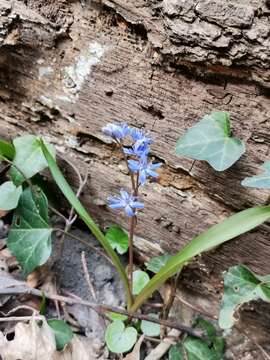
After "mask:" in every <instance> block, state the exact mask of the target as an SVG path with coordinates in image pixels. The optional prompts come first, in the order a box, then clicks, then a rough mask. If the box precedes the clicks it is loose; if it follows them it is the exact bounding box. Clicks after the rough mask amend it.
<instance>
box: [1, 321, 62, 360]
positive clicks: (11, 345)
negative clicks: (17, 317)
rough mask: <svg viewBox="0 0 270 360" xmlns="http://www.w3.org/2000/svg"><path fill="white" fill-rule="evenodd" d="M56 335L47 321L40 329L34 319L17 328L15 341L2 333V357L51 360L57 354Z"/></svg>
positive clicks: (22, 359)
mask: <svg viewBox="0 0 270 360" xmlns="http://www.w3.org/2000/svg"><path fill="white" fill-rule="evenodd" d="M55 346H56V345H55V339H54V334H53V332H52V331H51V329H50V328H49V326H48V324H47V322H46V321H43V322H42V325H41V326H40V327H39V326H38V324H37V322H36V320H35V319H34V318H32V319H31V321H30V322H29V324H24V323H18V324H17V325H16V326H15V337H14V340H11V341H8V340H7V339H6V337H5V336H4V335H3V333H0V355H1V356H2V358H3V359H5V360H17V359H20V360H37V359H38V360H49V359H52V356H53V353H54V352H55Z"/></svg>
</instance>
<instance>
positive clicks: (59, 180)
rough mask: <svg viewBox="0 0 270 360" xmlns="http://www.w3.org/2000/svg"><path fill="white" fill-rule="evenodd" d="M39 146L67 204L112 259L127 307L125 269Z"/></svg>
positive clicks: (47, 151) (48, 156) (46, 152)
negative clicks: (124, 290) (123, 290)
mask: <svg viewBox="0 0 270 360" xmlns="http://www.w3.org/2000/svg"><path fill="white" fill-rule="evenodd" d="M40 146H41V148H42V151H43V153H44V156H45V158H46V160H47V162H48V166H49V169H50V171H51V174H52V177H53V178H54V180H55V182H56V184H57V185H58V187H59V189H60V190H61V191H62V193H63V194H64V196H65V197H66V199H67V200H68V201H69V203H70V204H71V205H72V207H74V209H75V210H76V212H77V213H78V215H79V216H80V218H81V219H82V220H83V221H84V222H85V224H86V225H87V226H88V228H89V229H90V230H91V231H92V233H93V234H94V236H95V237H96V238H97V239H98V241H99V242H100V243H101V245H102V246H103V248H104V249H105V251H106V252H107V254H108V255H109V256H110V258H111V259H112V262H113V264H114V266H115V268H116V269H117V271H118V273H119V275H120V277H121V279H122V281H123V284H124V286H125V289H126V294H127V302H128V306H130V305H131V304H132V294H131V292H130V289H129V283H128V278H127V275H126V272H125V269H124V267H123V265H122V263H121V261H120V259H119V257H118V256H117V254H116V253H115V252H114V250H113V248H112V247H111V245H110V244H109V243H108V241H107V239H106V238H105V236H104V234H103V232H102V231H101V230H100V228H99V227H98V225H97V224H96V223H95V222H94V220H93V219H92V218H91V216H90V215H89V214H88V212H87V211H86V210H85V208H84V207H83V205H82V203H81V202H80V201H79V199H78V198H77V197H76V195H75V194H74V192H73V190H72V189H71V187H70V185H69V184H68V182H67V181H66V179H65V178H64V176H63V174H62V173H61V171H60V169H59V167H58V165H57V163H56V161H55V159H54V158H53V156H52V155H51V153H50V151H49V149H48V147H47V145H46V144H45V143H44V142H43V141H42V140H40Z"/></svg>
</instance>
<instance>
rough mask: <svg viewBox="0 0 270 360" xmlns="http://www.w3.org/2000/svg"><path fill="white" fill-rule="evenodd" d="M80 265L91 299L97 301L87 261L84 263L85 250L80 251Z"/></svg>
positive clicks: (103, 322)
mask: <svg viewBox="0 0 270 360" xmlns="http://www.w3.org/2000/svg"><path fill="white" fill-rule="evenodd" d="M82 267H83V272H84V277H85V280H86V282H87V285H88V288H89V292H90V295H92V297H93V299H94V300H95V301H97V295H96V292H95V289H94V286H93V284H92V282H91V279H90V274H89V271H88V268H87V263H86V258H85V252H84V251H83V252H82ZM102 315H103V314H99V315H98V316H99V318H100V320H101V322H102V326H103V329H104V331H105V329H106V322H105V319H104V318H103V316H102Z"/></svg>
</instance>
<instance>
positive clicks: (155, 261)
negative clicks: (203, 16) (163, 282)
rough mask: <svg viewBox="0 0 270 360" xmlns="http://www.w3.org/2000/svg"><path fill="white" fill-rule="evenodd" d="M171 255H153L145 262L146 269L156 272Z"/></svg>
mask: <svg viewBox="0 0 270 360" xmlns="http://www.w3.org/2000/svg"><path fill="white" fill-rule="evenodd" d="M171 257H172V255H169V254H164V255H160V256H156V257H153V258H152V259H150V260H149V261H148V262H146V263H145V265H146V268H147V270H149V271H152V272H153V273H155V274H156V273H158V272H159V270H161V269H162V268H163V266H165V265H166V264H167V262H168V261H169V260H170V259H171Z"/></svg>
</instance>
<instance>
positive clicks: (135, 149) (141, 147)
mask: <svg viewBox="0 0 270 360" xmlns="http://www.w3.org/2000/svg"><path fill="white" fill-rule="evenodd" d="M130 136H131V137H132V139H133V140H135V143H134V144H133V146H132V148H124V152H125V154H127V155H132V156H136V157H138V158H140V157H142V156H146V155H147V154H148V153H149V145H150V144H151V143H152V139H151V138H150V137H149V136H146V135H145V133H144V132H143V131H142V130H140V129H134V128H133V129H131V132H130Z"/></svg>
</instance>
